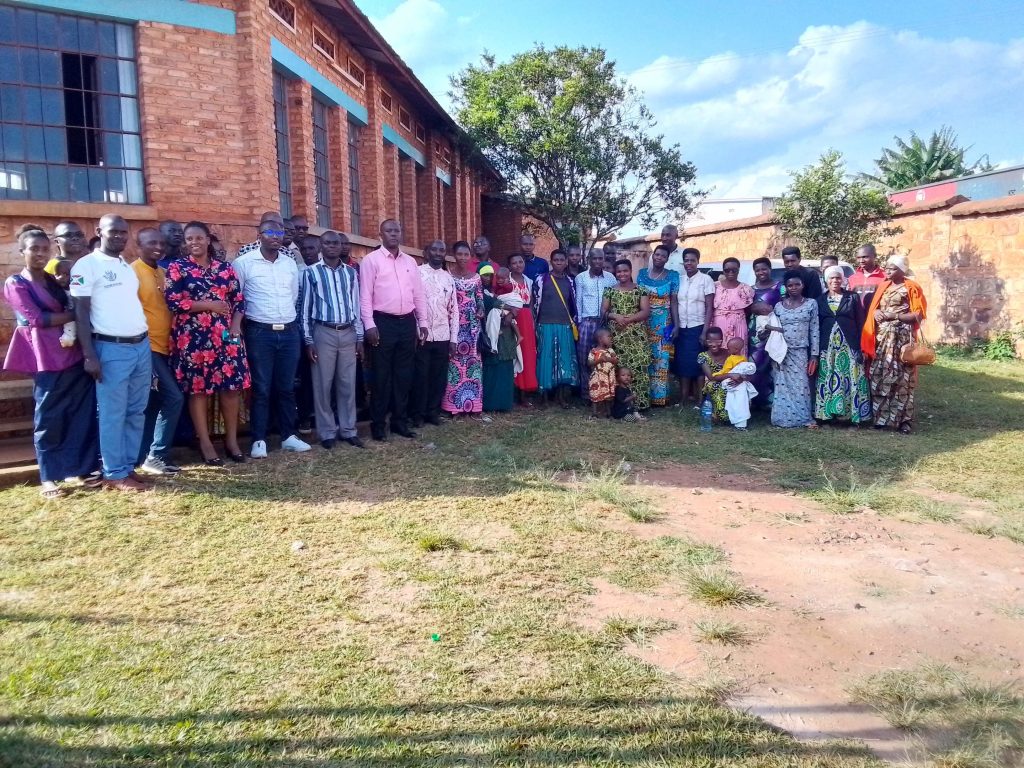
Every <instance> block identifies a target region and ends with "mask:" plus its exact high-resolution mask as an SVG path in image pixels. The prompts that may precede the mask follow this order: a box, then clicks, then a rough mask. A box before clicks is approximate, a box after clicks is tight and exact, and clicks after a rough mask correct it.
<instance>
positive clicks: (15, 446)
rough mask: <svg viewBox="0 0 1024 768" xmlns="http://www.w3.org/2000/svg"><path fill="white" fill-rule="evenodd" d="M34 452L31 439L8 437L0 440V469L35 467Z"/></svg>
mask: <svg viewBox="0 0 1024 768" xmlns="http://www.w3.org/2000/svg"><path fill="white" fill-rule="evenodd" d="M35 463H36V452H35V449H34V448H33V447H32V438H31V437H29V438H24V437H8V438H6V439H3V440H0V469H10V468H11V467H26V466H33V467H34V466H35Z"/></svg>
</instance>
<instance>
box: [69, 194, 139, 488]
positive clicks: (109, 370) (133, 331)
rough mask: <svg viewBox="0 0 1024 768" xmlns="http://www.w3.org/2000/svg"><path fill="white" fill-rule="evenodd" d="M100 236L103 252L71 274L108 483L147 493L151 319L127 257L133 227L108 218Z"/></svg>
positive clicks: (80, 262)
mask: <svg viewBox="0 0 1024 768" xmlns="http://www.w3.org/2000/svg"><path fill="white" fill-rule="evenodd" d="M96 234H97V235H98V236H99V238H100V244H99V247H98V248H97V249H96V250H95V251H93V252H92V253H90V254H88V255H87V256H83V257H82V258H80V259H79V260H78V261H77V262H75V265H74V266H73V267H72V268H71V295H72V296H73V297H74V299H75V320H76V321H77V322H78V341H79V343H80V344H81V345H82V353H83V354H84V356H85V370H86V372H87V373H89V374H91V375H92V376H93V377H94V378H95V379H96V402H97V406H98V410H99V420H100V456H101V458H102V460H103V478H104V481H105V485H106V486H107V487H108V488H111V489H114V490H118V491H144V490H148V489H149V487H150V486H149V485H148V484H147V482H146V481H145V480H144V479H143V478H142V477H141V476H140V475H138V474H136V472H135V462H136V460H137V459H138V457H139V448H140V446H141V445H142V430H143V426H144V424H145V419H146V415H145V414H146V404H147V403H148V402H149V388H150V383H151V381H152V375H153V374H152V364H151V361H150V348H149V338H148V336H149V332H148V327H147V325H146V314H145V312H144V311H143V309H142V302H141V301H140V300H139V279H138V277H136V275H135V270H133V269H132V268H131V266H129V264H128V262H126V261H125V260H124V259H123V258H122V257H121V253H122V252H123V251H124V249H125V246H127V245H128V224H127V222H125V220H124V219H123V218H121V217H120V216H115V215H112V214H107V215H106V216H104V217H103V218H102V219H100V223H99V226H98V227H96Z"/></svg>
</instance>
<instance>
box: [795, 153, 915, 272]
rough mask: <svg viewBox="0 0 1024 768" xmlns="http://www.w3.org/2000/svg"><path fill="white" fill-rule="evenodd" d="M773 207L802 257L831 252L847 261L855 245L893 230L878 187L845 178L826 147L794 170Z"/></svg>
mask: <svg viewBox="0 0 1024 768" xmlns="http://www.w3.org/2000/svg"><path fill="white" fill-rule="evenodd" d="M792 176H793V181H792V183H791V184H790V186H789V189H788V190H787V191H786V194H784V195H783V196H782V197H781V198H779V200H778V201H777V202H776V205H775V215H776V218H777V219H778V221H779V223H780V224H782V226H783V227H784V228H785V229H786V230H787V231H788V233H789V235H790V236H792V237H794V238H795V239H797V240H799V241H800V243H801V244H803V245H804V246H805V247H806V248H807V251H808V253H807V254H806V255H807V256H810V257H813V258H820V257H821V256H825V255H835V256H839V257H840V258H843V259H846V260H849V259H850V258H851V257H852V256H853V253H854V251H856V249H857V247H858V246H860V245H863V244H864V243H866V242H871V241H873V240H875V239H877V238H880V237H888V236H891V235H895V234H899V233H900V232H901V231H902V229H901V228H899V227H894V226H892V225H891V223H890V221H889V220H890V219H891V218H892V215H893V214H894V213H895V210H896V209H895V206H893V204H892V203H890V202H889V198H888V197H886V195H885V193H884V192H883V191H881V190H880V189H877V188H874V187H871V186H869V185H868V184H867V183H866V182H864V181H863V180H860V179H853V180H849V179H847V178H846V174H845V163H844V162H843V156H842V154H841V153H839V152H837V151H836V150H829V151H828V152H826V153H825V154H824V155H822V156H821V158H820V159H819V160H818V162H817V163H816V164H815V165H809V166H807V167H806V168H804V169H802V170H800V171H796V172H794V173H793V174H792Z"/></svg>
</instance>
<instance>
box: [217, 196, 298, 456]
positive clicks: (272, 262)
mask: <svg viewBox="0 0 1024 768" xmlns="http://www.w3.org/2000/svg"><path fill="white" fill-rule="evenodd" d="M257 242H258V243H259V247H258V248H255V249H252V250H249V251H248V252H247V253H240V254H239V256H238V258H237V259H235V261H234V262H233V264H232V266H233V267H234V268H235V274H236V275H237V276H238V283H239V285H240V286H241V288H242V295H243V296H245V351H246V354H247V355H248V356H249V372H250V373H251V374H252V406H251V407H250V409H249V426H250V429H251V430H252V449H251V450H250V453H249V455H250V456H251V457H252V458H254V459H265V458H267V424H268V422H269V420H270V404H271V402H273V403H274V407H275V414H276V416H277V425H278V427H279V428H280V431H281V448H282V449H284V450H286V451H295V452H297V453H302V452H305V451H308V450H309V449H310V448H309V443H307V442H305V441H303V440H300V439H299V436H298V435H297V434H296V422H297V421H298V414H297V411H296V407H295V372H296V370H297V369H298V365H299V355H300V354H301V352H302V338H301V333H300V332H299V322H298V313H297V311H296V302H297V300H298V298H299V268H298V267H297V266H296V264H295V261H294V260H293V259H292V257H291V254H290V253H289V252H288V249H287V248H285V247H284V221H283V219H281V217H280V216H271V215H268V214H264V215H263V220H262V221H261V222H260V226H259V240H258V241H257Z"/></svg>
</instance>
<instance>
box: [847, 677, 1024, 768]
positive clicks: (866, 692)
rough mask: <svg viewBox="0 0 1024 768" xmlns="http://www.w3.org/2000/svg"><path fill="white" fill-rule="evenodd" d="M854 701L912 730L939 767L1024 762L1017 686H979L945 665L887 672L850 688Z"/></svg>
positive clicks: (1022, 706)
mask: <svg viewBox="0 0 1024 768" xmlns="http://www.w3.org/2000/svg"><path fill="white" fill-rule="evenodd" d="M849 691H850V694H851V695H852V696H853V697H854V699H855V700H856V701H859V702H862V703H864V704H867V705H868V706H870V707H872V708H873V709H875V710H876V711H877V712H878V713H879V714H880V715H881V716H882V717H884V718H885V719H886V720H887V721H888V722H889V723H890V724H892V725H894V726H896V727H897V728H901V729H904V730H907V731H912V732H914V733H916V734H918V736H919V737H920V738H921V740H922V741H923V743H924V744H926V745H927V751H928V753H929V756H930V757H931V759H932V760H934V764H935V765H936V766H940V767H941V768H1003V766H1010V765H1020V764H1021V761H1024V697H1022V693H1021V690H1020V686H1019V685H1016V684H1012V685H1011V684H1003V685H993V684H987V683H981V682H978V681H977V680H974V679H972V678H971V677H970V676H969V675H967V674H965V673H963V672H960V671H957V670H954V669H952V668H951V667H948V666H946V665H939V664H936V665H926V666H922V667H919V668H917V669H909V670H889V671H887V672H882V673H879V674H877V675H872V676H871V677H868V678H866V679H864V680H862V681H859V682H857V683H856V684H854V685H852V686H851V687H850V689H849Z"/></svg>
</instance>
